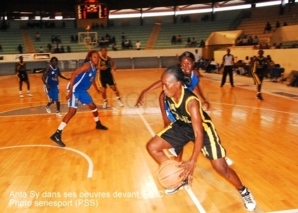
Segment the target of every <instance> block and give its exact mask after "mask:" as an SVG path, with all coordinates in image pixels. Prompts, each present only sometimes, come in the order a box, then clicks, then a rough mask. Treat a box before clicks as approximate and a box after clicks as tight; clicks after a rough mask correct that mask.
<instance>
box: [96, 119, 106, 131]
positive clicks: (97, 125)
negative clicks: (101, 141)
mask: <svg viewBox="0 0 298 213" xmlns="http://www.w3.org/2000/svg"><path fill="white" fill-rule="evenodd" d="M96 129H102V130H108V128H107V127H106V126H104V125H102V124H101V122H100V121H97V122H96Z"/></svg>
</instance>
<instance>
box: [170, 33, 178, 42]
mask: <svg viewBox="0 0 298 213" xmlns="http://www.w3.org/2000/svg"><path fill="white" fill-rule="evenodd" d="M176 42H177V38H176V36H175V35H173V36H172V39H171V44H176Z"/></svg>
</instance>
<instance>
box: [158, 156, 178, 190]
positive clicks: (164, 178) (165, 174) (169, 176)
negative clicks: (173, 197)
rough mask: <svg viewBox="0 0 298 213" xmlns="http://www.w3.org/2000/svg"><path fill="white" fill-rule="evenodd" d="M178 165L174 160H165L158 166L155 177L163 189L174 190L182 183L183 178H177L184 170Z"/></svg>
mask: <svg viewBox="0 0 298 213" xmlns="http://www.w3.org/2000/svg"><path fill="white" fill-rule="evenodd" d="M179 164H180V163H179V162H177V161H175V160H167V161H165V162H164V163H162V164H161V165H160V166H159V169H158V175H157V177H158V181H159V183H160V184H161V185H162V186H163V187H164V188H166V189H174V188H177V187H179V186H180V185H181V184H182V183H183V177H179V176H180V174H181V173H182V172H183V171H184V169H183V168H182V167H179Z"/></svg>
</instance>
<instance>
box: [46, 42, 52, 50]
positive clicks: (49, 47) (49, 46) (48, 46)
mask: <svg viewBox="0 0 298 213" xmlns="http://www.w3.org/2000/svg"><path fill="white" fill-rule="evenodd" d="M47 48H48V50H49V52H52V45H51V43H48V45H47Z"/></svg>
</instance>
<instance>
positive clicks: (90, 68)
mask: <svg viewBox="0 0 298 213" xmlns="http://www.w3.org/2000/svg"><path fill="white" fill-rule="evenodd" d="M87 59H89V61H87V62H85V63H84V64H83V65H82V66H81V67H79V68H78V69H76V70H75V71H74V72H73V73H72V75H71V78H70V82H69V84H68V89H69V92H68V94H67V96H66V99H67V100H68V106H69V107H68V113H67V114H66V115H65V116H64V118H63V120H62V122H61V123H60V125H59V127H58V129H57V131H56V132H55V133H54V134H53V135H52V136H51V137H50V138H51V140H53V141H54V142H56V143H57V144H58V145H59V146H62V147H64V146H65V144H64V143H63V142H62V140H61V133H62V130H63V129H64V128H65V126H66V125H67V124H68V122H69V121H70V119H71V118H72V117H73V116H74V115H75V114H76V112H77V108H78V102H79V101H80V102H81V104H83V105H87V106H88V107H89V108H90V110H91V111H92V113H93V116H94V121H95V122H96V129H102V130H107V129H108V128H107V127H105V126H103V125H102V124H101V122H100V120H99V118H98V110H97V107H96V105H95V104H94V102H93V100H92V98H91V96H90V95H89V93H88V91H87V90H88V89H89V88H90V86H91V84H93V86H94V87H95V89H96V91H97V92H98V93H100V90H99V89H98V88H97V86H96V83H95V81H94V79H95V76H96V67H97V64H98V61H99V54H98V52H97V51H95V50H91V51H89V52H88V54H87Z"/></svg>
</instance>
